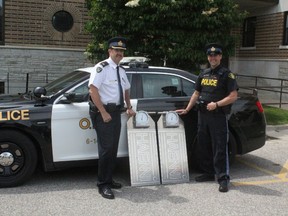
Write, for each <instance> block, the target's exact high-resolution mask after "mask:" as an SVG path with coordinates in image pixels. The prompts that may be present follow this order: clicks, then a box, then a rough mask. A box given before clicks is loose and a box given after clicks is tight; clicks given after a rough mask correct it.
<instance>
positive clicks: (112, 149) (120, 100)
mask: <svg viewBox="0 0 288 216" xmlns="http://www.w3.org/2000/svg"><path fill="white" fill-rule="evenodd" d="M108 45H109V49H108V52H109V58H108V59H106V60H105V61H102V62H99V63H98V64H96V65H95V70H94V71H93V72H92V73H91V76H90V80H89V84H88V85H89V93H90V100H89V105H90V116H91V120H92V123H93V126H94V128H95V130H96V133H97V143H98V152H99V161H98V183H97V186H98V188H99V193H100V194H101V195H102V196H103V197H104V198H107V199H114V194H113V192H112V190H111V188H112V189H119V188H121V187H122V185H121V184H120V183H118V182H115V181H113V179H112V176H113V170H114V167H115V163H116V158H117V151H118V142H119V138H120V131H121V112H123V111H124V110H125V109H124V100H125V102H126V113H127V115H128V116H133V115H135V112H134V111H133V109H132V106H131V103H130V96H129V89H130V83H129V81H128V79H127V76H126V73H125V69H124V68H123V67H121V66H120V65H119V63H120V61H121V60H122V58H123V56H124V50H126V39H125V38H122V37H115V38H111V39H110V40H109V41H108Z"/></svg>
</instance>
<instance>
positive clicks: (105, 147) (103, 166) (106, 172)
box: [90, 110, 121, 187]
mask: <svg viewBox="0 0 288 216" xmlns="http://www.w3.org/2000/svg"><path fill="white" fill-rule="evenodd" d="M109 114H110V115H111V117H112V120H111V121H110V122H107V123H106V122H104V121H103V119H102V116H101V114H100V113H99V112H98V113H94V112H91V111H90V116H91V119H92V122H93V125H94V128H95V130H96V133H97V143H98V154H99V160H98V183H97V185H98V187H103V186H105V185H108V186H109V185H110V184H111V183H112V176H113V171H114V168H115V164H116V158H117V152H118V145H119V138H120V132H121V111H120V110H119V111H118V110H117V111H114V112H111V113H109Z"/></svg>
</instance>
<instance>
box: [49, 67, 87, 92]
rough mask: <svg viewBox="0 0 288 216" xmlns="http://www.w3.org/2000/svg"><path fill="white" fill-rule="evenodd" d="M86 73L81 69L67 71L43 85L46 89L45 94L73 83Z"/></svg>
mask: <svg viewBox="0 0 288 216" xmlns="http://www.w3.org/2000/svg"><path fill="white" fill-rule="evenodd" d="M87 75H88V73H87V72H83V71H73V72H71V73H68V74H66V75H64V76H62V77H60V78H58V79H56V80H54V81H52V82H50V83H49V84H47V85H46V86H45V89H46V91H47V94H46V95H47V96H50V95H53V94H55V93H57V92H59V91H61V90H62V89H64V88H66V87H68V86H71V85H74V84H75V83H77V82H78V81H80V80H81V79H82V78H83V77H85V76H87Z"/></svg>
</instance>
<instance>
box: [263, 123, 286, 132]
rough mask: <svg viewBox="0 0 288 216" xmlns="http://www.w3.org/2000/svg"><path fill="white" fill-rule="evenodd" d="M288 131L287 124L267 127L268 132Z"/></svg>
mask: <svg viewBox="0 0 288 216" xmlns="http://www.w3.org/2000/svg"><path fill="white" fill-rule="evenodd" d="M287 129H288V124H285V125H266V130H267V131H282V130H287Z"/></svg>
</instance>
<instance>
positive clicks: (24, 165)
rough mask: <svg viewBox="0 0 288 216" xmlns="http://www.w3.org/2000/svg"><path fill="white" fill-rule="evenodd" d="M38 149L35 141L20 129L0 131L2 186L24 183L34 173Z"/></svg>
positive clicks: (0, 180) (0, 182)
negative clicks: (34, 143)
mask: <svg viewBox="0 0 288 216" xmlns="http://www.w3.org/2000/svg"><path fill="white" fill-rule="evenodd" d="M37 159H38V158H37V151H36V149H35V146H34V145H33V142H32V141H31V140H30V139H29V138H28V137H27V136H25V135H23V134H22V133H20V132H18V131H12V130H5V131H1V133H0V187H14V186H18V185H21V184H23V183H24V182H25V181H27V180H28V179H29V178H30V177H31V176H32V174H33V173H34V171H35V169H36V165H37Z"/></svg>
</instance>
